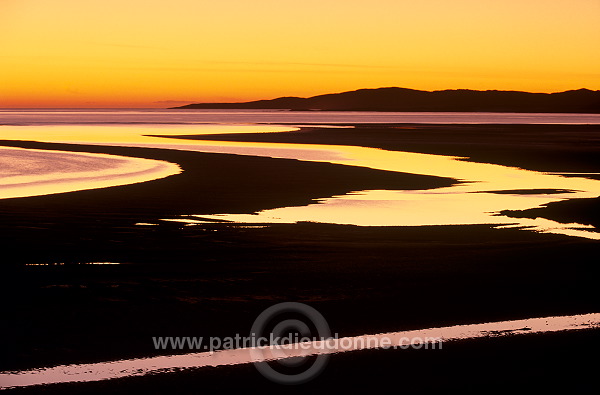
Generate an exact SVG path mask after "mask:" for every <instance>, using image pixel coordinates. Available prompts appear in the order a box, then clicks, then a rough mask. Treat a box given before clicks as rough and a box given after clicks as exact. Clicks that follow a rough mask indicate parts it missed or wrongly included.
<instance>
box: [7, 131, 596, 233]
mask: <svg viewBox="0 0 600 395" xmlns="http://www.w3.org/2000/svg"><path fill="white" fill-rule="evenodd" d="M296 129H297V128H294V127H292V126H278V125H192V126H190V125H148V126H143V127H142V126H140V125H127V126H125V125H119V126H114V125H111V126H105V125H91V126H90V125H52V126H48V125H44V126H0V135H1V136H2V138H5V139H14V140H35V141H45V142H60V143H79V144H93V145H117V146H129V147H150V148H163V149H174V150H185V151H197V152H214V153H224V154H238V155H252V156H263V157H272V158H286V159H297V160H303V161H313V162H327V163H334V164H341V165H350V166H360V167H367V168H372V169H378V170H385V171H393V172H403V173H413V174H422V175H430V176H438V177H448V178H454V179H457V180H459V181H462V182H461V183H458V184H456V185H454V186H452V187H447V188H438V189H433V190H398V191H373V190H369V191H355V192H353V193H350V194H346V195H343V196H336V197H332V198H328V199H321V200H319V201H316V202H315V203H314V204H310V205H307V206H301V207H283V208H277V209H273V210H265V211H261V212H258V213H256V214H253V215H247V214H227V213H217V214H214V215H203V216H202V217H203V218H206V219H209V220H217V219H218V220H226V221H233V222H238V223H294V222H299V221H313V222H325V223H335V224H354V225H361V226H416V225H455V224H498V225H511V224H512V225H513V226H518V227H527V228H528V229H530V230H534V231H539V232H549V233H558V234H565V235H571V236H580V237H587V238H591V239H600V233H596V232H593V231H591V230H592V228H591V227H589V226H585V225H582V224H560V223H557V222H554V221H549V220H546V219H541V218H537V219H528V218H508V217H504V216H500V215H498V212H500V211H502V210H526V209H530V208H536V207H540V206H542V205H545V204H548V203H552V202H557V201H561V200H565V199H576V198H594V197H597V196H600V181H599V180H594V179H589V178H584V177H563V176H561V175H559V174H551V173H541V172H536V171H530V170H524V169H520V168H515V167H508V166H500V165H494V164H488V163H476V162H469V161H466V160H464V158H457V157H451V156H442V155H431V154H420V153H412V152H399V151H386V150H382V149H376V148H366V147H355V146H337V145H335V146H334V145H318V144H282V143H248V142H221V141H202V140H182V139H176V140H175V139H169V138H168V137H169V136H178V135H201V134H215V133H240V132H256V131H257V130H261V131H266V132H269V131H270V132H280V131H291V130H296ZM149 134H152V135H161V136H165V137H153V136H148V135H149ZM549 189H552V190H559V191H558V193H522V191H523V190H540V191H544V190H549ZM511 190H513V191H515V192H514V193H510V192H508V193H507V192H506V191H511ZM493 191H504V193H494V192H493ZM189 214H195V213H189ZM201 221H202V220H201V219H199V220H198V222H201ZM192 223H193V222H192Z"/></svg>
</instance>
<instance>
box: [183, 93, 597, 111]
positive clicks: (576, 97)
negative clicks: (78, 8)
mask: <svg viewBox="0 0 600 395" xmlns="http://www.w3.org/2000/svg"><path fill="white" fill-rule="evenodd" d="M173 108H176V109H269V110H273V109H279V110H295V111H311V110H313V111H417V112H419V111H469V112H470V111H473V112H566V113H600V91H593V90H589V89H578V90H569V91H565V92H557V93H530V92H520V91H498V90H487V91H476V90H469V89H456V90H450V89H449V90H440V91H432V92H429V91H421V90H415V89H406V88H378V89H359V90H356V91H349V92H342V93H331V94H326V95H318V96H313V97H309V98H301V97H280V98H277V99H272V100H257V101H250V102H244V103H196V104H188V105H186V106H180V107H173Z"/></svg>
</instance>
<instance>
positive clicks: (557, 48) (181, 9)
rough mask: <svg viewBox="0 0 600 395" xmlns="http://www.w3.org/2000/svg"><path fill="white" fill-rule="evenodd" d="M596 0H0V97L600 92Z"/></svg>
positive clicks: (105, 100) (58, 102) (76, 99)
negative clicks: (395, 89) (381, 90)
mask: <svg viewBox="0 0 600 395" xmlns="http://www.w3.org/2000/svg"><path fill="white" fill-rule="evenodd" d="M598 26H600V1H597V0H570V1H569V0H505V1H502V2H500V1H492V0H455V1H445V0H421V1H399V0H373V1H369V2H367V1H363V0H345V1H337V0H305V1H303V2H297V1H289V0H256V1H248V0H221V1H218V2H216V1H203V0H171V1H163V0H160V1H158V0H154V1H152V0H144V1H142V0H128V1H117V0H102V1H100V0H86V1H77V0H54V1H47V0H0V49H1V51H0V107H168V106H172V105H177V104H179V103H178V102H201V101H245V100H253V99H262V98H273V97H278V96H291V95H293V96H311V95H316V94H321V93H331V92H339V91H345V90H353V89H359V88H377V87H382V86H401V87H407V88H414V89H424V90H436V89H456V88H468V89H502V90H525V91H535V92H555V91H561V90H568V89H578V88H582V87H585V88H589V89H600V71H599V70H600V51H598V48H600V28H598Z"/></svg>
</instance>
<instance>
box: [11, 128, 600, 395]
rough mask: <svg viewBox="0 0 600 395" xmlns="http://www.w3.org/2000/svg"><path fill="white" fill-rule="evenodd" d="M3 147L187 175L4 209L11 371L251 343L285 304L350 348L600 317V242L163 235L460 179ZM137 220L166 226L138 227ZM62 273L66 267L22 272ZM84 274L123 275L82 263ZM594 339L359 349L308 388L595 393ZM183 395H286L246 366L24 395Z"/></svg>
mask: <svg viewBox="0 0 600 395" xmlns="http://www.w3.org/2000/svg"><path fill="white" fill-rule="evenodd" d="M519 130H521V131H522V130H523V129H519ZM347 131H348V130H347V129H344V130H343V132H347ZM293 133H294V132H293ZM440 133H441V132H440ZM585 133H588V132H585ZM591 135H593V134H591ZM269 136H272V135H271V134H270V135H269ZM280 137H281V136H280ZM538 137H539V136H537V137H536V135H535V134H534V135H532V136H530V138H531V139H532V140H536V139H537V138H538ZM203 138H206V136H203ZM356 138H357V137H356ZM522 138H523V139H524V138H525V137H524V136H523V137H522ZM561 138H562V137H561ZM573 138H574V139H576V137H575V136H573ZM590 138H591V137H590ZM458 141H460V140H457V142H458ZM304 142H308V141H304ZM321 143H322V142H321ZM348 143H349V142H344V144H348ZM363 144H370V143H367V142H364V143H363ZM448 144H449V143H448ZM506 144H508V143H506ZM1 145H10V146H20V147H28V148H36V149H54V150H57V149H58V150H66V151H71V150H72V151H82V152H102V153H109V154H116V155H124V156H132V157H144V158H152V159H159V160H166V161H171V162H174V163H178V164H179V165H180V166H181V167H182V168H183V169H184V170H185V171H184V173H182V174H180V175H176V176H172V177H168V178H165V179H162V180H156V181H152V182H148V183H143V184H136V185H130V186H123V187H114V188H108V189H102V190H91V191H81V192H74V193H65V194H57V195H50V196H42V197H32V198H24V199H8V200H2V201H0V215H1V216H2V220H1V221H0V236H1V239H0V245H1V248H2V250H3V251H4V252H5V256H6V257H7V259H5V260H4V262H3V264H2V268H1V270H2V279H3V282H4V283H3V287H2V293H3V295H2V296H3V299H4V300H6V301H10V302H9V303H7V305H8V306H7V308H6V311H5V312H4V316H3V318H4V319H6V322H9V323H12V325H7V326H3V327H2V329H1V330H2V336H3V337H2V338H3V339H10V341H8V342H4V343H3V348H4V350H5V351H6V352H5V353H3V357H2V360H1V365H0V370H6V369H26V368H31V367H35V366H39V367H42V366H49V365H53V364H61V363H65V364H68V363H90V362H101V361H106V360H114V359H118V358H133V357H140V356H151V355H156V354H157V353H158V352H156V351H154V349H153V347H152V340H151V338H152V336H233V335H234V334H235V333H247V332H248V331H249V330H250V327H251V325H252V322H253V321H254V319H255V318H256V316H257V315H258V314H259V313H260V312H261V311H262V310H263V309H264V308H266V307H269V306H271V305H272V304H274V303H276V302H280V301H290V300H293V301H300V302H305V303H308V304H310V305H311V306H313V307H315V308H317V309H318V310H319V311H320V312H321V313H322V314H323V315H324V316H325V317H326V318H327V320H328V321H329V324H330V326H331V328H332V330H333V331H334V332H338V333H340V334H341V335H343V336H355V335H361V334H365V333H381V332H388V331H390V332H391V331H398V330H409V329H419V328H426V327H434V326H441V325H454V324H460V323H464V324H466V323H479V322H486V321H493V320H505V319H524V318H531V317H540V316H546V315H569V314H583V313H590V312H597V311H598V310H600V309H599V305H598V298H597V295H596V293H597V292H596V289H597V284H596V279H597V275H598V274H599V272H598V268H597V264H596V263H595V260H594V259H593V257H596V256H598V253H599V252H600V243H599V242H597V241H593V240H587V239H582V238H575V237H568V236H561V235H550V234H536V233H532V232H524V231H521V230H518V229H492V228H491V227H490V226H486V225H472V226H432V227H403V228H396V227H392V228H390V227H385V228H383V227H368V228H365V227H357V226H344V225H327V224H312V223H300V224H280V225H272V226H269V227H266V228H252V229H250V228H245V227H239V226H232V225H231V224H224V223H212V224H205V225H203V226H192V227H189V226H184V225H183V224H178V223H169V222H160V221H157V220H158V219H160V218H165V215H180V214H189V213H190V212H193V213H202V210H204V212H206V213H211V212H239V213H247V212H253V211H255V210H258V209H264V208H271V207H281V206H283V205H287V206H289V205H294V204H298V205H301V204H307V202H310V201H312V199H315V198H319V197H327V196H331V195H334V194H340V193H346V192H348V191H352V190H358V189H377V188H382V189H384V188H404V189H407V188H408V189H409V188H434V187H439V186H447V185H450V184H451V183H452V182H454V181H453V180H449V179H440V178H434V177H426V176H414V175H405V174H397V173H391V172H385V171H375V170H370V169H363V168H352V167H348V166H337V165H327V164H323V163H305V162H299V161H294V160H285V159H269V158H256V157H244V156H236V155H221V154H201V153H194V152H174V151H168V150H157V149H141V148H140V149H134V148H118V147H98V146H95V147H89V146H72V145H71V146H70V145H60V144H43V143H27V142H7V141H3V142H1ZM456 145H457V146H458V147H460V144H458V143H457V144H456ZM533 145H534V144H532V147H529V148H528V149H530V150H531V152H538V154H536V155H538V156H537V159H536V163H537V162H539V164H540V166H541V165H544V163H543V160H542V159H540V158H542V157H543V158H545V156H544V155H546V153H545V152H546V151H545V148H540V149H539V150H537V149H534V148H535V147H533ZM484 148H485V147H484ZM484 148H482V149H481V150H476V149H473V150H472V152H473V155H480V156H481V157H482V158H485V155H487V154H488V152H487V151H486V149H489V150H492V148H490V147H488V148H485V149H484ZM388 149H389V147H388ZM460 149H461V150H462V149H465V148H464V147H461V148H460ZM515 149H516V150H518V148H515ZM570 149H571V148H569V147H566V148H565V152H564V153H563V156H562V158H563V159H564V161H565V163H566V162H568V158H571V156H570V155H573V154H572V153H571V151H570ZM590 149H591V148H590V144H585V145H581V152H580V153H581V155H580V156H577V157H578V158H579V160H575V158H574V157H573V158H574V159H573V163H572V164H571V167H570V168H568V169H564V168H562V167H560V166H557V165H556V163H554V162H552V161H551V160H550V158H547V159H546V160H547V162H548V163H547V164H546V166H547V167H544V168H538V169H539V170H547V171H549V170H552V169H554V171H594V170H595V171H598V168H597V167H594V166H592V165H593V164H594V163H595V162H594V160H595V159H592V155H589V156H586V152H587V151H588V150H590ZM553 150H558V151H559V150H560V144H558V143H556V144H555V146H554V147H553ZM542 152H543V154H542ZM448 153H450V151H448ZM451 153H452V154H454V155H457V154H460V153H459V152H458V151H456V152H451ZM596 153H597V151H596ZM490 155H491V154H490ZM472 157H474V156H472ZM518 157H519V156H517V158H518ZM559 157H561V156H559ZM596 158H597V155H596ZM492 159H493V156H489V160H490V161H492V162H493V160H492ZM522 160H524V161H526V160H528V159H527V158H526V159H522ZM513 165H514V163H513ZM536 166H537V165H536ZM523 167H526V166H523ZM240 169H243V171H240ZM265 174H266V176H265ZM174 202H176V203H174ZM140 222H141V223H158V225H153V226H149V225H135V224H136V223H140ZM57 262H61V263H65V264H64V265H58V266H25V264H39V263H57ZM82 262H118V263H121V265H106V266H96V265H79V264H77V263H82ZM594 341H595V342H597V331H592V332H590V333H587V332H586V333H581V334H577V335H574V334H557V335H547V336H546V335H545V336H541V337H536V336H531V337H529V336H526V340H525V339H524V338H520V339H516V338H515V339H511V338H507V339H501V340H500V339H492V340H489V339H487V340H485V339H482V340H478V341H477V342H476V343H468V344H467V343H465V344H459V345H457V346H455V347H452V348H450V349H449V351H448V352H446V351H444V352H440V353H439V354H435V355H434V354H433V353H434V352H435V351H430V352H429V353H427V354H424V353H420V352H419V350H411V351H409V352H408V353H410V356H407V355H406V354H408V353H404V351H402V352H401V351H361V352H360V353H359V354H356V355H348V356H336V357H334V358H333V359H332V360H331V362H330V367H329V368H328V369H326V371H325V372H324V373H323V375H322V376H321V377H320V378H319V379H317V381H315V382H313V383H310V384H309V385H308V387H299V388H297V389H295V390H296V391H298V392H303V391H306V390H308V389H311V390H313V391H316V392H320V393H327V392H333V391H340V390H342V391H343V390H348V391H350V390H352V389H355V388H366V387H369V388H371V389H377V388H383V385H384V384H385V383H388V384H389V383H390V382H392V383H396V384H397V385H399V386H402V388H407V389H408V390H412V391H415V390H418V389H425V390H427V389H451V388H455V389H463V388H464V385H465V380H467V379H466V377H465V370H466V371H468V372H470V375H471V376H474V377H475V378H473V377H469V379H468V380H469V383H470V385H471V386H472V387H473V389H475V390H485V389H486V387H485V386H486V385H489V383H490V382H493V383H499V384H498V385H500V386H501V387H502V386H504V387H506V388H511V387H514V386H522V388H531V389H539V388H553V387H554V386H556V385H560V384H564V385H569V384H571V385H575V386H576V387H577V386H583V387H584V388H586V386H590V385H592V383H593V382H594V381H593V376H586V375H585V374H577V375H576V372H585V371H586V369H589V365H588V364H586V363H584V362H583V358H584V357H585V356H586V355H589V353H590V348H589V345H590V344H592V342H594ZM398 371H400V373H398ZM432 377H433V378H435V379H433V378H432ZM234 378H235V380H233V379H234ZM172 386H177V387H178V388H180V389H181V392H183V393H185V392H186V391H189V392H198V391H199V390H201V389H204V388H207V389H218V388H233V389H253V390H256V389H259V388H260V389H265V390H266V391H270V392H275V391H281V387H278V386H275V385H273V384H271V383H268V382H267V381H266V380H265V379H263V378H262V377H260V376H259V375H258V374H257V373H255V372H254V368H253V367H252V366H240V367H235V368H217V369H210V370H208V371H198V372H187V373H178V374H173V375H159V376H156V377H146V378H135V379H127V380H125V381H122V380H120V381H115V382H105V383H100V384H92V385H91V386H90V385H89V384H88V385H86V384H77V385H73V386H67V387H60V388H59V387H47V388H43V389H39V388H37V389H34V388H31V389H26V390H24V391H23V392H38V391H42V392H56V391H58V392H61V391H66V392H67V393H68V392H69V391H71V392H77V391H86V392H92V393H93V392H98V393H100V392H103V391H111V392H112V391H117V392H118V391H121V392H127V391H129V392H131V391H140V390H144V389H146V390H149V389H153V390H156V391H160V390H163V391H166V390H167V389H169V388H172ZM357 386H358V387H357Z"/></svg>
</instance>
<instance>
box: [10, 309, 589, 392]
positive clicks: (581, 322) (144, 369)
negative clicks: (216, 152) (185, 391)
mask: <svg viewBox="0 0 600 395" xmlns="http://www.w3.org/2000/svg"><path fill="white" fill-rule="evenodd" d="M599 326H600V314H598V313H592V314H583V315H573V316H559V317H544V318H529V319H524V320H514V321H499V322H487V323H482V324H470V325H456V326H448V327H440V328H428V329H420V330H410V331H402V332H390V333H380V334H374V335H362V336H356V337H345V338H339V339H333V340H325V341H313V342H308V343H303V346H302V347H298V346H297V343H293V344H291V345H287V346H279V347H281V348H279V349H276V348H275V347H274V346H270V347H267V348H260V350H261V351H260V352H256V351H257V350H258V349H257V348H255V347H247V348H237V349H229V350H222V351H215V352H212V351H211V352H199V353H193V354H183V355H166V356H158V357H151V358H137V359H126V360H120V361H110V362H100V363H91V364H80V365H61V366H55V367H49V368H40V369H31V370H23V371H8V372H0V388H15V387H29V386H35V385H45V384H58V383H73V382H92V381H101V380H111V379H118V378H124V377H133V376H145V375H148V374H156V373H169V372H175V371H181V370H184V369H198V368H205V367H217V366H227V365H241V364H248V363H253V362H264V361H271V360H276V359H285V358H292V357H297V356H309V355H319V354H336V353H342V352H350V351H358V350H365V349H377V348H382V345H386V346H388V347H389V346H390V345H396V346H403V345H406V344H407V339H419V340H420V341H424V342H428V341H432V342H433V341H434V342H436V343H438V342H449V341H458V340H468V339H477V338H490V337H498V336H515V335H523V334H539V333H550V332H561V331H573V330H584V329H593V328H598V327H599ZM282 348H283V349H282ZM281 351H283V352H281Z"/></svg>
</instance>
